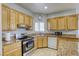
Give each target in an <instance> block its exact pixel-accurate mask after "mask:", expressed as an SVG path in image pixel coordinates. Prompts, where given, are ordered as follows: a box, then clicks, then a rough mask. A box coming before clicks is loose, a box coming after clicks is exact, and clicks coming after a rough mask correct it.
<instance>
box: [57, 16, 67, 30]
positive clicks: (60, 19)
mask: <svg viewBox="0 0 79 59" xmlns="http://www.w3.org/2000/svg"><path fill="white" fill-rule="evenodd" d="M57 20H58V30H66V29H67V26H66V25H67V24H66V17H58V18H57Z"/></svg>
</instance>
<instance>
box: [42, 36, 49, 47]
mask: <svg viewBox="0 0 79 59" xmlns="http://www.w3.org/2000/svg"><path fill="white" fill-rule="evenodd" d="M43 47H48V38H47V37H44V38H43Z"/></svg>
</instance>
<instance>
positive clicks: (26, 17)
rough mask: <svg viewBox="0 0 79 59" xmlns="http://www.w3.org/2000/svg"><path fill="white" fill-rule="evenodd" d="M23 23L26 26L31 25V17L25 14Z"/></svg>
mask: <svg viewBox="0 0 79 59" xmlns="http://www.w3.org/2000/svg"><path fill="white" fill-rule="evenodd" d="M24 23H25V25H27V26H32V17H31V16H28V15H25V20H24Z"/></svg>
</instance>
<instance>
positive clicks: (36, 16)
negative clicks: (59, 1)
mask: <svg viewBox="0 0 79 59" xmlns="http://www.w3.org/2000/svg"><path fill="white" fill-rule="evenodd" d="M34 15H35V16H34V21H33V22H34V24H35V22H39V20H38V17H39V16H40V15H41V16H42V22H44V29H45V32H47V20H46V19H47V15H45V14H34ZM33 29H34V32H35V26H33Z"/></svg>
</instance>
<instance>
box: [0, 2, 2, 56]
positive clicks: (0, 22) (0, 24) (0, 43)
mask: <svg viewBox="0 0 79 59" xmlns="http://www.w3.org/2000/svg"><path fill="white" fill-rule="evenodd" d="M1 20H2V18H1V3H0V55H2V21H1Z"/></svg>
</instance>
